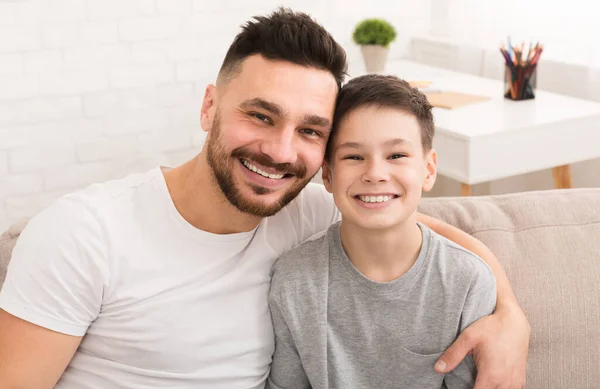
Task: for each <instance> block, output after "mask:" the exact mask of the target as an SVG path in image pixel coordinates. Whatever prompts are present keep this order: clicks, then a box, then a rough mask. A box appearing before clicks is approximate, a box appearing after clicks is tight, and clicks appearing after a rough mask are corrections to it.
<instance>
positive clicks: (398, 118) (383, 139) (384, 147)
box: [324, 105, 435, 229]
mask: <svg viewBox="0 0 600 389" xmlns="http://www.w3.org/2000/svg"><path fill="white" fill-rule="evenodd" d="M332 142H333V144H332V148H331V149H332V153H331V156H330V158H329V161H328V163H327V165H326V166H325V167H324V182H325V184H326V187H327V189H328V190H329V191H331V192H332V193H333V196H334V199H335V202H336V205H337V206H338V208H339V210H340V212H341V213H342V218H343V223H345V224H346V225H349V224H350V225H355V226H356V227H361V228H364V229H388V228H393V227H398V226H400V225H402V224H404V222H406V221H407V220H409V219H411V221H412V219H414V218H415V212H416V210H417V206H418V203H419V201H420V199H421V192H422V190H429V189H430V188H431V187H432V186H433V181H434V177H435V151H433V150H430V151H428V152H425V151H424V148H423V146H422V142H421V128H420V126H419V123H418V121H417V120H416V118H415V117H414V115H411V114H408V113H406V112H404V111H402V110H400V109H395V108H387V107H378V106H374V105H365V106H362V107H359V108H356V109H355V110H353V111H350V112H349V113H348V114H347V115H346V116H345V117H344V118H342V120H341V122H340V123H339V125H338V128H337V130H336V133H335V135H334V139H333V140H332Z"/></svg>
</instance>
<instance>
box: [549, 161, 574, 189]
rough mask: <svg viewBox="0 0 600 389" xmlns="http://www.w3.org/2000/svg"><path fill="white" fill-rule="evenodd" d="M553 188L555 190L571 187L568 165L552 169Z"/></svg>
mask: <svg viewBox="0 0 600 389" xmlns="http://www.w3.org/2000/svg"><path fill="white" fill-rule="evenodd" d="M552 176H553V177H554V187H555V188H556V189H568V188H572V187H573V181H572V180H571V167H570V166H569V165H563V166H557V167H555V168H553V169H552Z"/></svg>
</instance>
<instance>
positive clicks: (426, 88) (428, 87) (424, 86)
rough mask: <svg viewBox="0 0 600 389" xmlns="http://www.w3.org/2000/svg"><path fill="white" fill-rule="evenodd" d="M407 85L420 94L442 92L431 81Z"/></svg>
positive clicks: (411, 82)
mask: <svg viewBox="0 0 600 389" xmlns="http://www.w3.org/2000/svg"><path fill="white" fill-rule="evenodd" d="M408 83H409V85H410V86H412V87H413V88H417V89H418V90H419V91H420V92H422V93H440V92H441V91H442V89H441V88H440V86H439V85H437V84H435V83H433V82H431V81H409V82H408Z"/></svg>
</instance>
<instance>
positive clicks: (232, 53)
mask: <svg viewBox="0 0 600 389" xmlns="http://www.w3.org/2000/svg"><path fill="white" fill-rule="evenodd" d="M253 19H254V20H251V21H248V22H247V23H246V24H245V25H243V26H242V31H241V32H240V33H239V34H238V35H237V36H236V37H235V39H234V40H233V43H232V44H231V46H229V50H228V51H227V54H226V55H225V59H224V60H223V64H222V65H221V70H220V71H219V79H222V80H225V82H227V80H229V79H230V78H231V77H232V76H233V75H235V73H236V72H238V71H239V70H240V65H241V64H242V62H243V60H244V59H246V58H247V57H249V56H251V55H254V54H260V55H262V56H263V57H264V58H266V59H270V60H281V61H287V62H292V63H295V64H298V65H303V66H310V67H314V68H317V69H322V70H328V71H330V72H331V74H333V76H334V77H335V80H336V82H337V84H338V89H339V88H340V87H341V84H342V82H343V81H344V77H345V76H346V71H347V67H348V66H347V63H346V52H345V51H344V49H343V48H342V46H340V45H339V44H338V43H337V42H336V41H335V40H334V39H333V37H332V36H331V35H330V34H329V33H328V32H327V30H325V28H323V26H321V25H320V24H318V23H317V22H316V21H314V20H313V19H312V18H311V17H310V16H309V15H307V14H305V13H302V12H294V11H292V10H290V9H286V8H279V9H278V10H277V11H275V12H273V13H272V14H271V15H267V16H255V17H254V18H253Z"/></svg>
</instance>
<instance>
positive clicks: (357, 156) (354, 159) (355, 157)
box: [342, 155, 362, 161]
mask: <svg viewBox="0 0 600 389" xmlns="http://www.w3.org/2000/svg"><path fill="white" fill-rule="evenodd" d="M342 159H349V160H351V161H360V160H361V159H362V158H361V156H360V155H347V156H345V157H343V158H342Z"/></svg>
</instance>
